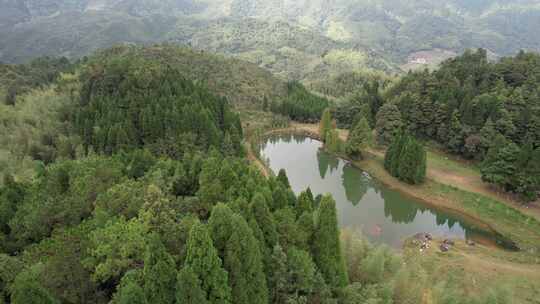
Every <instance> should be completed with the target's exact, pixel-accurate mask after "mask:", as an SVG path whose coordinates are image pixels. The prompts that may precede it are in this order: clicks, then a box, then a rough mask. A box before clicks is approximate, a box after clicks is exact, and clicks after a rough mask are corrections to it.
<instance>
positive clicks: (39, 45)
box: [0, 0, 540, 80]
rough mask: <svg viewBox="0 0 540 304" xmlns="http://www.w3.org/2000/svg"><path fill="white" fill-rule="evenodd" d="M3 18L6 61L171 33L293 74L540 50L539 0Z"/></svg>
mask: <svg viewBox="0 0 540 304" xmlns="http://www.w3.org/2000/svg"><path fill="white" fill-rule="evenodd" d="M0 26H1V30H0V39H1V40H2V41H3V42H4V43H3V44H2V45H1V46H0V61H4V62H21V61H26V60H28V59H30V58H33V57H35V56H39V55H65V56H68V57H80V56H82V55H86V54H88V53H90V52H91V51H93V50H95V49H98V48H105V47H109V46H111V45H113V44H117V43H137V44H145V43H146V44H148V43H155V42H161V41H165V40H168V41H174V42H179V43H184V44H190V45H193V46H195V47H197V48H200V49H204V50H209V51H217V52H220V53H225V54H229V55H237V56H240V57H242V58H244V59H248V60H249V61H251V62H254V63H257V64H259V65H260V66H263V67H267V68H269V69H271V70H272V71H273V72H276V73H278V74H280V75H282V76H283V77H284V78H294V79H296V80H303V79H304V78H308V79H309V78H314V77H313V75H320V74H324V73H335V72H336V71H342V70H343V69H345V71H344V72H347V71H353V70H357V69H358V68H359V67H360V68H365V67H368V68H376V69H383V70H387V71H388V70H389V71H394V70H395V69H394V66H393V65H392V63H395V64H402V63H406V62H407V61H411V60H413V59H415V58H416V57H418V56H420V57H422V58H424V57H425V56H422V55H421V54H420V55H418V56H416V55H414V54H416V53H417V52H419V51H430V50H439V52H443V54H444V52H449V53H450V54H452V53H454V52H455V53H460V52H462V51H463V50H465V49H467V48H478V47H482V48H486V49H488V50H489V51H490V52H491V53H493V54H494V55H509V54H513V53H515V52H517V51H518V50H519V49H528V50H540V38H539V36H538V35H536V33H535V32H534V30H535V29H536V28H538V27H539V26H540V4H538V3H537V1H534V0H513V1H510V2H509V1H499V0H476V1H463V0H452V1H445V2H440V1H434V0H422V1H412V2H411V1H408V2H403V1H397V0H372V1H366V0H333V1H321V0H317V1H289V0H272V1H261V0H227V1H216V0H167V1H156V0H136V1H127V0H71V1H59V0H44V1H37V0H29V1H25V2H23V3H21V1H16V0H4V1H1V2H0ZM331 51H334V52H337V53H336V54H332V55H331V56H330V57H329V58H327V55H328V52H331ZM425 59H427V60H428V61H430V60H431V58H430V57H429V56H428V57H426V58H425ZM348 62H353V65H352V66H351V65H348V64H346V63H348ZM389 62H390V63H389ZM428 63H430V62H428Z"/></svg>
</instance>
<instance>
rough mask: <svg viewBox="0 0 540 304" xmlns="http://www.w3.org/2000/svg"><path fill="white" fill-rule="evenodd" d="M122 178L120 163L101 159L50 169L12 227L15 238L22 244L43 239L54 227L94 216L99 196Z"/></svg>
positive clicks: (21, 208)
mask: <svg viewBox="0 0 540 304" xmlns="http://www.w3.org/2000/svg"><path fill="white" fill-rule="evenodd" d="M121 176H122V168H121V164H120V163H119V162H118V161H116V160H114V159H111V158H105V157H98V156H93V157H89V158H84V159H80V160H76V161H64V162H58V163H55V164H53V165H51V166H48V167H47V168H46V169H45V170H44V172H42V173H41V176H40V177H39V178H38V179H36V181H35V183H34V184H33V191H32V194H31V195H29V196H28V197H26V199H25V201H24V202H23V203H22V204H20V205H19V206H18V210H17V213H16V214H15V217H14V218H13V219H12V221H11V222H10V224H9V225H10V227H11V229H12V232H13V234H14V237H15V238H17V239H18V240H19V241H20V242H21V243H24V242H27V241H28V240H40V239H42V238H44V237H47V236H49V235H50V233H51V232H52V230H53V229H55V228H61V227H68V226H70V225H77V224H79V223H80V222H81V221H82V220H84V219H86V218H88V217H90V216H91V215H92V211H93V208H94V201H95V199H96V196H97V195H98V193H102V192H105V191H107V190H108V189H109V188H110V187H111V186H112V185H114V184H115V183H117V182H119V181H120V178H121Z"/></svg>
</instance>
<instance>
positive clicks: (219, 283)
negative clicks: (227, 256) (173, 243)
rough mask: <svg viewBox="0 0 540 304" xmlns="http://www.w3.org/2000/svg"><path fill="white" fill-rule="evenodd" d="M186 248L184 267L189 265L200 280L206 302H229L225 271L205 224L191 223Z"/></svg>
mask: <svg viewBox="0 0 540 304" xmlns="http://www.w3.org/2000/svg"><path fill="white" fill-rule="evenodd" d="M187 248H188V249H187V256H186V261H185V265H184V267H189V268H190V269H191V270H192V271H193V273H194V274H195V276H196V277H197V278H198V279H199V280H200V283H201V289H202V290H203V291H204V293H205V298H206V299H207V300H208V303H209V304H228V303H231V289H230V287H229V285H228V280H227V271H225V270H224V269H223V268H222V263H221V259H220V258H219V256H218V252H217V250H216V248H215V247H214V245H213V243H212V238H211V237H210V233H209V232H208V228H207V227H206V226H205V225H203V224H201V223H197V224H195V225H193V227H192V228H191V231H190V233H189V238H188V241H187Z"/></svg>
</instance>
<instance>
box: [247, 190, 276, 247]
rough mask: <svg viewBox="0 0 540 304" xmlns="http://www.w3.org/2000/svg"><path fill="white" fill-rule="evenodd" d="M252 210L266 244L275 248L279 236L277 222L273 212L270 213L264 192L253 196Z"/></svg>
mask: <svg viewBox="0 0 540 304" xmlns="http://www.w3.org/2000/svg"><path fill="white" fill-rule="evenodd" d="M251 212H252V214H253V217H254V218H255V220H256V221H257V224H258V225H259V228H260V229H261V231H262V233H263V235H264V241H265V244H266V246H267V247H268V248H274V245H275V244H276V242H277V237H278V236H277V232H276V223H275V222H274V217H273V216H272V213H270V209H268V206H267V205H266V200H265V199H264V196H263V195H262V194H260V193H257V194H255V195H254V196H253V199H252V200H251Z"/></svg>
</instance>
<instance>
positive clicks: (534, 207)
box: [291, 123, 540, 220]
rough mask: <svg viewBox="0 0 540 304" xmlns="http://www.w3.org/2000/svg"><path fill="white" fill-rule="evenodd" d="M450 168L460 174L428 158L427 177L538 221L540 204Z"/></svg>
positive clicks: (344, 134)
mask: <svg viewBox="0 0 540 304" xmlns="http://www.w3.org/2000/svg"><path fill="white" fill-rule="evenodd" d="M291 128H294V129H297V130H305V131H308V132H310V133H314V134H317V133H318V132H319V130H318V125H314V124H299V123H293V124H292V125H291ZM348 135H349V132H348V131H347V130H339V137H340V138H341V139H342V140H343V141H345V140H347V137H348ZM430 152H431V153H432V154H433V155H436V156H437V157H440V158H446V157H445V156H444V155H441V154H440V152H436V151H430ZM368 153H370V154H372V155H374V156H376V157H380V158H384V153H385V152H384V151H383V150H376V149H368ZM448 162H450V160H448ZM452 166H456V167H459V166H461V168H460V169H461V170H459V171H460V172H459V173H458V172H456V170H453V168H451V167H450V166H444V165H437V164H435V161H434V160H432V159H430V158H428V169H427V177H428V178H429V179H431V180H433V181H436V182H438V183H441V184H445V185H450V186H453V187H456V188H459V189H461V190H465V191H468V192H474V193H479V194H482V195H484V196H487V197H490V198H493V199H496V200H498V201H501V202H503V203H505V204H507V205H509V206H511V207H513V208H515V209H518V210H520V211H521V212H523V213H524V214H527V215H529V216H532V217H534V218H536V219H537V220H540V204H539V203H538V202H536V203H534V204H530V205H529V206H525V205H523V204H521V203H520V202H518V201H516V200H515V199H514V198H513V197H512V196H511V195H508V194H505V193H504V192H501V191H497V190H496V189H494V188H492V187H490V186H489V184H486V183H484V182H483V181H482V179H481V176H480V174H479V173H477V172H474V171H473V170H466V169H467V168H466V166H465V165H463V164H461V163H459V162H457V161H453V163H452ZM465 171H466V173H465Z"/></svg>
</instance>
